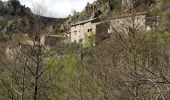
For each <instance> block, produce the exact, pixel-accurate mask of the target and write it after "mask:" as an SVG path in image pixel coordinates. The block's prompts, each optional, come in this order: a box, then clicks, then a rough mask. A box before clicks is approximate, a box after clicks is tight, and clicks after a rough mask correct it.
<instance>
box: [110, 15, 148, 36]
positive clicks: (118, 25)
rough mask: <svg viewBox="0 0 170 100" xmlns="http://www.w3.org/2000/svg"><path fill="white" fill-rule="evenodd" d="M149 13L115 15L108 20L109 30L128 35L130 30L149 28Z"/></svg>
mask: <svg viewBox="0 0 170 100" xmlns="http://www.w3.org/2000/svg"><path fill="white" fill-rule="evenodd" d="M149 18H151V17H150V15H149V14H148V13H147V12H138V13H135V14H120V15H115V16H114V17H113V18H111V19H110V20H109V21H110V32H112V33H123V34H127V35H129V33H130V32H132V31H134V30H135V31H144V30H150V29H151V28H150V27H151V23H150V20H149Z"/></svg>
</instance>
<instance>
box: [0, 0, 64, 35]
mask: <svg viewBox="0 0 170 100" xmlns="http://www.w3.org/2000/svg"><path fill="white" fill-rule="evenodd" d="M65 20H66V19H57V18H48V17H43V16H37V15H34V14H33V13H32V12H31V10H30V9H29V8H27V7H25V6H23V5H21V4H20V2H19V1H18V0H9V1H8V2H2V1H1V0H0V38H6V37H11V36H12V35H13V34H17V33H22V34H29V35H33V34H37V33H38V32H40V31H43V32H44V33H48V32H49V31H50V32H51V33H48V34H52V33H54V32H58V31H60V26H61V24H62V23H63V22H64V21H65Z"/></svg>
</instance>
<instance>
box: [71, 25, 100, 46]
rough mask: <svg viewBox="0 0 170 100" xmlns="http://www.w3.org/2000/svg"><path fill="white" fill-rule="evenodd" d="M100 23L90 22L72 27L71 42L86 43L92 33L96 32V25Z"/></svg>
mask: <svg viewBox="0 0 170 100" xmlns="http://www.w3.org/2000/svg"><path fill="white" fill-rule="evenodd" d="M97 24H98V23H92V22H88V23H85V24H80V25H77V26H72V27H71V42H76V43H80V42H82V44H85V43H86V42H87V38H88V36H90V35H93V34H96V25H97Z"/></svg>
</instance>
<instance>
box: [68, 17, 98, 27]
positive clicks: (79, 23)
mask: <svg viewBox="0 0 170 100" xmlns="http://www.w3.org/2000/svg"><path fill="white" fill-rule="evenodd" d="M96 19H99V18H93V19H88V20H85V21H81V22H78V23H74V24H71V26H76V25H81V24H85V23H88V22H92V21H94V20H96Z"/></svg>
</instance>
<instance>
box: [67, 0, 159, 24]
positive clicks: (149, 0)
mask: <svg viewBox="0 0 170 100" xmlns="http://www.w3.org/2000/svg"><path fill="white" fill-rule="evenodd" d="M132 1H133V0H97V1H95V2H94V3H93V4H90V3H88V4H87V6H86V7H85V9H84V10H83V11H82V12H77V13H75V14H74V16H72V17H70V20H71V22H77V21H81V20H86V19H89V18H94V17H100V18H104V19H105V18H107V17H108V16H110V15H112V14H115V13H124V12H130V11H131V10H132ZM155 1H156V0H134V6H133V7H134V8H135V9H136V10H137V11H147V10H149V9H150V6H151V5H152V4H154V3H155Z"/></svg>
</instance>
